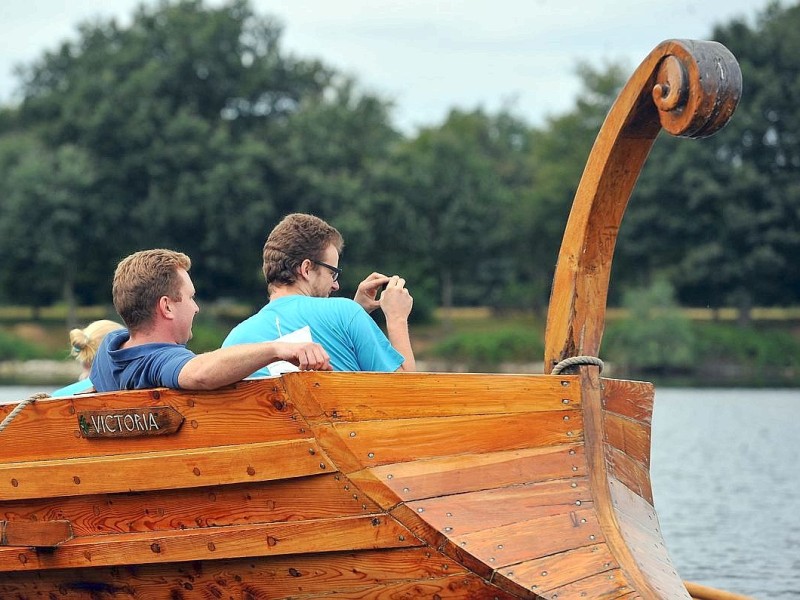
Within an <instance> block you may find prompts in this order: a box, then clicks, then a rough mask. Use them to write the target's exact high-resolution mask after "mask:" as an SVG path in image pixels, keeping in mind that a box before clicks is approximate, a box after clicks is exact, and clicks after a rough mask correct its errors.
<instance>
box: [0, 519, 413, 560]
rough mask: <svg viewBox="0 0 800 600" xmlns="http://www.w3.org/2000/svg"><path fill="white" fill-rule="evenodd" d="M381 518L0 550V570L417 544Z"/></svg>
mask: <svg viewBox="0 0 800 600" xmlns="http://www.w3.org/2000/svg"><path fill="white" fill-rule="evenodd" d="M421 545H422V544H421V543H420V542H419V540H417V539H416V538H415V537H414V536H413V535H411V533H410V532H409V531H408V530H407V529H405V528H404V527H402V526H400V525H399V524H398V523H397V522H396V521H395V520H394V519H392V518H389V517H386V516H385V515H382V516H375V515H371V516H365V517H348V518H343V519H318V520H313V521H290V522H284V523H271V524H259V525H241V526H232V527H207V528H202V529H185V530H179V531H169V532H161V533H160V534H158V535H153V533H152V532H143V533H128V534H118V535H98V536H91V537H81V538H74V539H72V540H70V541H68V542H65V543H64V544H62V545H61V546H59V547H58V548H56V549H55V551H52V552H36V551H35V550H34V549H29V548H25V549H22V548H8V547H0V572H1V571H21V570H35V569H65V568H82V567H95V566H112V565H132V564H148V563H159V562H180V561H198V560H217V559H225V558H241V557H246V556H247V557H258V556H271V555H288V554H303V553H310V552H337V551H352V550H374V549H378V548H402V547H411V546H421Z"/></svg>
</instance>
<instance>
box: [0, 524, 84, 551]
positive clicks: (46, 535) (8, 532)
mask: <svg viewBox="0 0 800 600" xmlns="http://www.w3.org/2000/svg"><path fill="white" fill-rule="evenodd" d="M72 537H73V534H72V526H71V524H70V522H69V521H67V520H64V519H59V520H53V521H0V546H33V547H36V548H54V547H55V546H58V545H59V544H62V543H64V542H66V541H67V540H69V539H72Z"/></svg>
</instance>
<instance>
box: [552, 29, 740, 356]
mask: <svg viewBox="0 0 800 600" xmlns="http://www.w3.org/2000/svg"><path fill="white" fill-rule="evenodd" d="M741 92H742V73H741V70H740V69H739V64H738V63H737V62H736V59H735V58H734V56H733V54H731V53H730V51H729V50H728V49H727V48H725V46H723V45H722V44H719V43H718V42H707V41H697V40H667V41H665V42H662V43H661V44H659V45H658V46H657V47H656V48H655V49H654V50H653V51H652V52H651V53H650V54H649V55H648V56H647V57H646V58H645V60H644V61H643V62H642V63H641V64H640V65H639V67H638V68H637V69H636V71H635V72H634V73H633V75H632V76H631V78H630V79H629V80H628V83H627V84H626V85H625V86H624V87H623V89H622V91H621V92H620V94H619V96H618V97H617V100H616V101H615V102H614V105H613V106H612V107H611V110H610V111H609V114H608V116H607V117H606V120H605V122H604V123H603V126H602V127H601V129H600V132H599V133H598V135H597V140H596V141H595V145H594V147H593V148H592V153H591V155H590V156H589V160H588V161H587V163H586V169H585V170H584V173H583V176H582V177H581V181H580V184H579V185H578V190H577V191H576V193H575V201H574V202H573V204H572V210H571V211H570V216H569V220H568V221H567V227H566V229H565V231H564V240H563V242H562V244H561V250H560V252H559V258H558V264H557V265H556V271H555V274H554V277H553V290H552V293H551V295H550V305H549V308H548V311H547V328H546V331H545V365H546V366H547V369H551V368H552V367H553V366H555V365H556V364H558V363H559V361H561V360H563V359H566V358H569V357H571V356H576V355H584V356H598V352H599V348H600V341H601V339H602V336H603V327H604V322H605V311H606V299H607V295H608V282H609V276H610V272H611V260H612V256H613V253H614V246H615V245H616V241H617V232H618V231H619V227H620V224H621V222H622V216H623V214H624V212H625V208H626V206H627V204H628V199H629V198H630V195H631V191H632V190H633V187H634V185H635V184H636V179H637V177H638V176H639V172H640V170H641V168H642V167H643V165H644V162H645V160H646V159H647V155H648V154H649V152H650V148H651V147H652V145H653V142H654V141H655V139H656V136H658V134H659V132H660V131H661V129H665V130H666V131H667V132H669V133H670V134H672V135H674V136H680V137H687V138H704V137H708V136H710V135H713V134H714V133H716V132H717V131H719V130H720V129H721V128H722V127H724V126H725V124H726V123H728V121H729V120H730V118H731V116H732V115H733V113H734V111H735V110H736V106H737V105H738V103H739V98H740V97H741Z"/></svg>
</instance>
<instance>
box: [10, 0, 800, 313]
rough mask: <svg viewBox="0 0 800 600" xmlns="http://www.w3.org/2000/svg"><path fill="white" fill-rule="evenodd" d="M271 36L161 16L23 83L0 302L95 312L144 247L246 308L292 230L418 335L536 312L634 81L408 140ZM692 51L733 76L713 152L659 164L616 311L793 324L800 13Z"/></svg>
mask: <svg viewBox="0 0 800 600" xmlns="http://www.w3.org/2000/svg"><path fill="white" fill-rule="evenodd" d="M281 35H282V32H281V27H280V25H279V24H277V23H276V22H275V21H274V20H273V19H272V18H270V17H269V16H266V15H259V14H255V12H254V11H253V9H252V7H251V6H250V5H249V3H248V2H246V1H244V0H241V1H234V2H230V3H228V4H226V5H223V6H220V7H208V6H206V5H205V4H204V3H203V2H201V1H199V0H198V1H182V2H162V3H159V4H158V5H156V6H151V7H146V6H142V7H140V8H138V9H137V11H136V12H135V15H134V17H133V20H132V22H131V24H130V25H129V26H125V27H123V26H120V25H119V24H118V23H116V22H115V21H113V20H111V21H99V22H91V23H85V24H83V25H82V26H81V27H80V30H79V35H78V39H76V40H73V41H67V42H64V43H62V45H61V46H60V47H59V48H57V49H56V50H54V51H51V52H47V53H45V54H44V55H43V56H42V57H41V58H39V59H38V60H37V61H36V62H35V63H33V64H31V65H28V66H27V67H25V68H23V69H22V71H21V74H20V77H21V79H20V85H21V100H20V102H19V104H17V105H14V106H7V107H4V108H2V109H0V198H2V202H1V203H0V256H2V260H0V302H6V303H14V304H27V305H31V306H47V305H49V304H52V303H54V302H64V303H66V305H67V306H76V305H86V304H97V303H107V302H108V300H109V296H110V279H111V275H112V273H113V269H114V266H115V265H116V263H117V261H118V260H119V259H120V258H121V257H122V256H125V255H126V254H128V253H130V252H132V251H134V250H137V249H142V248H148V247H169V248H174V249H179V250H181V251H184V252H186V253H187V254H189V255H190V256H191V257H192V259H193V261H194V265H195V266H194V267H193V269H192V274H193V278H194V279H195V283H196V285H197V287H198V290H199V295H200V297H201V298H203V299H206V300H223V299H236V300H238V301H242V300H244V301H252V302H256V301H262V300H263V298H264V295H265V294H264V291H263V287H264V284H263V280H262V278H261V274H260V262H261V256H260V254H261V246H262V244H263V241H264V239H265V237H266V235H267V233H268V231H269V230H270V229H271V228H272V226H273V225H274V223H276V222H277V221H278V220H279V219H280V218H281V217H282V216H283V215H284V214H286V213H289V212H294V211H303V212H311V213H315V214H317V215H319V216H321V217H323V218H325V219H327V220H329V221H330V222H332V223H333V224H334V225H336V226H337V227H338V228H339V229H340V230H341V231H342V232H343V234H344V235H345V239H346V241H347V246H346V248H345V252H344V255H343V260H342V265H343V266H344V269H345V271H344V275H343V276H342V279H343V283H344V286H345V291H347V288H350V289H352V288H354V286H355V285H356V284H357V283H358V281H360V279H361V278H362V277H364V276H365V275H367V274H368V273H369V272H371V271H372V270H380V271H384V272H392V273H394V272H398V273H402V274H404V275H405V276H406V277H407V279H408V280H409V285H410V287H411V289H412V292H413V294H414V296H415V299H416V303H415V311H416V313H417V314H418V315H424V314H425V313H426V312H427V311H428V310H430V308H432V307H433V306H436V305H442V306H450V305H460V306H469V305H488V306H492V307H496V308H501V309H502V308H533V309H536V310H541V309H542V308H543V307H545V306H546V303H547V299H548V294H549V288H550V282H551V277H552V272H553V268H554V265H555V260H556V256H557V252H558V247H559V244H560V241H561V235H562V233H563V230H564V225H565V222H566V217H567V214H568V212H569V207H570V205H571V202H572V197H573V194H574V192H575V189H576V188H577V184H578V180H579V178H580V175H581V172H582V170H583V167H584V165H585V163H586V158H587V156H588V153H589V149H590V148H591V144H592V142H593V141H594V137H595V136H596V134H597V131H598V130H599V128H600V125H601V123H602V121H603V119H604V118H605V115H606V113H607V111H608V109H609V107H610V106H611V104H612V102H613V100H614V98H615V97H616V94H617V92H618V91H619V89H620V87H621V86H622V85H623V84H624V82H625V80H626V78H627V75H628V72H629V69H630V68H631V66H630V65H618V64H611V65H607V66H606V67H605V68H603V69H596V68H593V67H590V66H589V65H588V63H587V64H586V65H583V66H581V67H580V68H579V74H580V76H581V78H582V81H583V88H584V89H583V92H582V93H581V95H580V96H579V97H578V98H577V99H576V101H575V106H574V108H573V109H572V110H571V111H569V112H568V113H566V114H563V115H560V116H556V117H553V118H551V119H550V120H548V122H547V123H546V124H545V126H543V127H532V126H530V125H529V124H527V123H526V121H525V119H524V117H523V116H520V115H517V114H515V113H514V110H513V108H512V107H510V108H509V109H507V110H502V111H499V112H497V113H496V114H488V113H487V112H485V111H483V110H480V109H477V110H474V111H472V112H464V111H457V110H454V111H452V112H451V113H450V115H449V116H448V117H447V119H446V120H445V121H444V122H443V123H442V124H441V125H439V126H433V127H429V128H426V129H423V130H421V131H419V132H417V133H415V134H414V135H407V134H403V133H401V132H400V131H398V130H397V128H396V127H395V125H394V124H393V122H392V107H391V102H390V101H389V100H388V99H386V98H382V97H380V96H378V95H375V94H372V93H367V92H364V91H362V90H361V88H360V86H359V83H358V82H357V81H355V80H353V79H351V78H348V77H346V76H344V75H343V74H342V73H341V72H339V71H338V70H337V69H336V68H335V67H334V66H331V65H328V64H326V63H325V62H324V61H323V60H322V58H301V57H297V56H294V55H292V54H290V53H287V52H286V51H285V50H284V49H283V48H282V46H281ZM709 38H711V39H716V40H718V41H720V42H721V43H723V44H724V45H726V46H727V47H728V48H729V49H730V50H731V51H732V52H733V53H734V55H735V56H736V57H737V59H738V60H739V62H740V64H741V67H742V72H743V79H744V93H743V97H742V100H741V103H740V106H739V109H738V111H737V113H736V114H735V115H734V117H733V120H732V122H731V123H730V124H729V125H728V126H727V127H726V128H725V129H724V130H723V131H722V132H720V133H719V134H717V135H716V136H714V137H712V138H709V139H708V140H701V141H685V140H680V139H673V138H669V137H668V136H666V135H665V136H663V137H662V138H660V139H659V140H658V141H657V142H656V145H655V148H654V149H653V152H652V154H651V157H650V159H649V162H648V164H647V165H646V167H645V170H644V172H643V174H642V177H641V179H640V181H639V184H638V186H637V189H636V190H635V192H634V196H633V198H632V200H631V204H630V207H629V209H628V215H627V216H626V218H625V222H624V224H623V227H622V232H621V238H620V241H619V243H618V249H617V255H616V258H615V268H614V273H613V276H612V296H611V301H612V302H616V301H619V299H620V298H621V295H622V293H623V292H624V291H625V290H629V289H633V288H639V287H648V286H650V285H651V284H652V282H654V281H662V280H666V281H668V282H669V283H670V284H671V286H672V288H673V289H674V290H675V294H676V298H677V300H678V301H679V302H680V303H682V304H685V305H695V306H711V307H716V306H725V305H736V306H738V307H741V308H742V309H744V314H746V310H747V308H748V307H750V306H754V305H762V306H770V305H796V304H800V266H798V265H799V264H800V261H798V260H797V257H798V256H800V104H798V103H797V100H796V99H797V97H798V96H800V53H798V52H797V48H798V47H799V46H798V45H800V6H791V7H782V6H781V5H778V4H774V5H772V6H770V7H769V8H767V9H766V10H765V11H764V12H763V13H761V14H760V15H759V16H758V18H757V20H756V21H755V23H754V24H749V23H748V22H744V21H733V22H730V23H727V24H722V25H719V26H718V27H716V28H715V30H714V31H713V32H709ZM658 41H660V40H654V45H655V43H657V42H658ZM588 58H591V57H587V59H588ZM642 58H644V57H642ZM543 93H546V92H543Z"/></svg>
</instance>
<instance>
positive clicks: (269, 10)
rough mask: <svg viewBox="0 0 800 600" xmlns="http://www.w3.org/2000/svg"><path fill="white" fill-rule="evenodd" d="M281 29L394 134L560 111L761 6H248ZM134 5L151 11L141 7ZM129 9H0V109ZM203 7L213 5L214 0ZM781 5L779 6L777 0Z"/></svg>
mask: <svg viewBox="0 0 800 600" xmlns="http://www.w3.org/2000/svg"><path fill="white" fill-rule="evenodd" d="M251 2H252V6H253V7H254V8H255V10H256V11H257V12H258V13H259V14H261V15H271V16H274V17H277V18H278V19H279V20H280V21H281V22H282V23H283V25H284V28H285V29H284V36H283V47H284V49H285V50H288V51H291V52H292V53H295V54H297V55H299V56H304V57H314V58H321V59H323V60H324V61H325V62H326V63H328V64H329V65H331V66H333V67H335V68H337V69H339V70H341V71H344V72H346V73H349V74H351V75H353V76H355V77H356V79H357V80H358V81H359V83H360V84H361V86H362V87H363V88H364V89H367V90H369V91H372V92H377V93H379V94H380V95H382V96H383V97H385V98H389V99H392V100H393V101H394V103H395V111H394V113H393V117H394V122H395V124H396V125H398V126H399V127H401V128H403V129H404V130H406V131H412V130H413V129H414V128H415V127H416V126H420V125H435V124H439V123H441V122H442V121H443V119H444V118H445V116H446V114H447V112H448V110H449V109H450V108H452V107H459V108H464V109H474V108H476V107H478V106H480V107H483V108H484V109H486V110H488V111H495V110H497V109H498V108H500V107H501V106H503V105H509V103H510V105H511V106H512V107H513V109H514V111H515V113H516V114H518V115H519V116H521V117H522V118H524V119H525V120H527V121H528V122H529V123H532V124H535V125H540V124H542V123H543V122H544V119H545V118H546V117H547V116H548V115H555V114H559V113H562V112H565V111H568V110H570V109H571V108H572V106H573V105H574V100H575V97H576V95H577V93H578V92H579V90H580V81H579V80H578V78H577V76H576V75H575V66H576V64H577V63H578V62H579V61H581V60H586V61H589V62H590V63H591V64H593V65H595V66H602V65H604V64H605V63H606V62H608V61H624V63H625V64H626V65H627V66H628V68H629V69H630V71H631V72H632V71H633V69H634V68H635V67H636V65H638V64H639V62H641V60H642V59H644V57H645V56H646V55H647V53H648V52H649V51H650V50H652V49H653V48H654V47H655V46H656V45H657V44H658V43H659V42H661V41H663V40H665V39H669V38H695V39H710V37H711V33H712V29H713V27H714V25H715V24H720V23H728V22H729V21H731V20H732V19H734V18H743V19H746V20H747V21H748V22H749V23H750V24H751V25H752V24H754V22H755V17H756V15H757V14H759V13H760V12H761V11H763V9H764V8H765V7H766V6H767V4H768V0H673V1H672V2H669V1H667V0H402V1H401V0H251ZM145 3H146V4H155V2H154V1H151V0H149V1H147V2H145ZM138 4H141V2H140V1H138V0H0V102H2V103H4V104H8V103H10V102H13V101H14V99H15V96H14V90H15V88H16V86H17V83H18V80H17V79H16V77H15V76H14V74H13V69H14V66H15V65H18V64H30V63H31V62H32V61H34V60H35V59H37V58H39V57H41V56H42V55H43V52H44V51H45V50H54V49H55V48H57V47H58V45H59V43H60V42H61V41H64V40H67V39H77V37H78V34H77V28H76V26H77V24H78V23H79V22H83V21H86V20H88V19H94V18H97V17H104V18H110V17H115V18H117V19H118V21H119V22H121V23H122V24H127V23H129V22H130V17H131V15H132V13H133V9H134V7H136V6H137V5H138ZM206 4H207V5H211V6H217V5H220V4H222V2H220V1H219V0H212V1H208V0H207V1H206ZM782 4H783V5H784V6H786V5H787V0H783V1H782Z"/></svg>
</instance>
